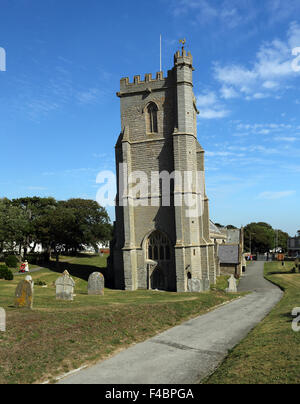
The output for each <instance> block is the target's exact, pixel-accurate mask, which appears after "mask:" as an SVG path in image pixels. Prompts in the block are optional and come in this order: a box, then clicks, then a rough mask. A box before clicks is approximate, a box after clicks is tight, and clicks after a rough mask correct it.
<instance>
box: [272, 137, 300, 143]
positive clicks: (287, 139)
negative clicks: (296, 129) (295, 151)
mask: <svg viewBox="0 0 300 404" xmlns="http://www.w3.org/2000/svg"><path fill="white" fill-rule="evenodd" d="M274 140H276V141H277V142H288V143H293V142H296V140H298V139H297V138H296V137H287V136H283V137H281V136H277V137H275V138H274Z"/></svg>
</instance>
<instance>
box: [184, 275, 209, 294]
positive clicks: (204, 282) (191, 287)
mask: <svg viewBox="0 0 300 404" xmlns="http://www.w3.org/2000/svg"><path fill="white" fill-rule="evenodd" d="M209 288H210V282H209V279H197V278H191V279H188V291H189V292H191V293H201V292H205V291H206V290H209Z"/></svg>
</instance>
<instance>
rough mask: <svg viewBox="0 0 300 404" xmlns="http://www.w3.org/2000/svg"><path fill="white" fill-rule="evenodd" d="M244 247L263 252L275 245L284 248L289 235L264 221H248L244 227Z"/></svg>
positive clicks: (248, 249)
mask: <svg viewBox="0 0 300 404" xmlns="http://www.w3.org/2000/svg"><path fill="white" fill-rule="evenodd" d="M244 237H245V249H246V250H247V251H250V249H251V251H252V252H258V253H265V252H268V251H270V250H273V249H274V248H275V247H281V248H282V249H283V251H285V250H286V247H287V240H288V237H289V235H288V234H287V233H285V232H283V231H281V230H274V229H273V227H272V226H271V225H270V224H268V223H265V222H259V223H250V224H248V225H247V226H246V227H245V229H244Z"/></svg>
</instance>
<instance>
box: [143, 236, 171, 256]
mask: <svg viewBox="0 0 300 404" xmlns="http://www.w3.org/2000/svg"><path fill="white" fill-rule="evenodd" d="M147 250H148V257H147V258H148V259H150V260H155V261H170V260H171V244H170V241H169V239H168V238H167V237H166V236H165V235H164V234H162V233H161V232H159V231H155V232H153V233H152V234H151V235H150V237H149V239H148V249H147Z"/></svg>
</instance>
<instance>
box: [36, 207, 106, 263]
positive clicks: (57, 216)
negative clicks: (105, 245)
mask: <svg viewBox="0 0 300 404" xmlns="http://www.w3.org/2000/svg"><path fill="white" fill-rule="evenodd" d="M40 226H41V227H42V228H43V229H44V230H43V231H44V234H43V237H42V240H43V241H42V242H43V246H44V247H45V248H46V249H47V250H48V251H49V252H50V249H53V250H54V251H55V252H56V258H57V260H58V259H59V254H60V252H61V251H62V250H65V251H70V250H73V251H74V252H76V251H78V250H79V249H81V248H82V245H85V244H88V245H93V246H95V248H97V247H96V245H97V243H98V242H100V241H107V240H110V239H111V234H112V227H111V224H110V220H109V216H108V214H107V211H106V210H105V209H104V208H102V207H101V206H99V205H98V203H97V202H96V201H92V200H86V199H70V200H68V201H59V202H57V204H56V207H55V209H54V210H51V211H48V214H47V215H45V216H43V217H42V218H41V220H40Z"/></svg>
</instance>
